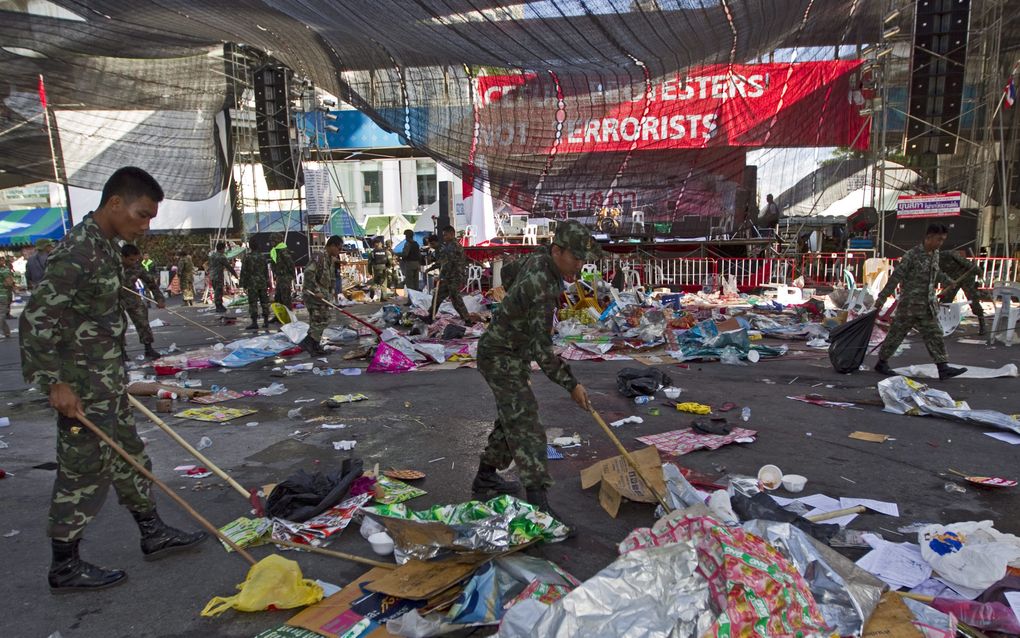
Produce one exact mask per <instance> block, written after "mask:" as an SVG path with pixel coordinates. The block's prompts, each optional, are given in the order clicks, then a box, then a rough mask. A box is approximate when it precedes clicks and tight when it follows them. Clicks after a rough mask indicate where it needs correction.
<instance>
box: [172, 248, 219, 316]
mask: <svg viewBox="0 0 1020 638" xmlns="http://www.w3.org/2000/svg"><path fill="white" fill-rule="evenodd" d="M177 277H178V278H179V279H180V284H181V300H182V301H183V302H184V305H185V306H193V305H194V304H195V262H194V261H192V259H191V255H189V254H188V253H187V252H182V253H181V258H180V260H179V261H178V262H177ZM221 296H222V295H221Z"/></svg>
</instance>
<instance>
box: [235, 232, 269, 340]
mask: <svg viewBox="0 0 1020 638" xmlns="http://www.w3.org/2000/svg"><path fill="white" fill-rule="evenodd" d="M238 280H239V281H238V283H239V284H240V285H241V287H242V288H244V292H245V294H246V295H247V296H248V315H249V316H250V317H251V323H250V324H248V326H247V328H246V329H247V330H258V328H259V315H258V310H259V305H260V304H261V305H262V321H263V323H264V324H265V327H266V328H268V327H269V264H268V263H266V256H265V255H264V254H262V253H260V252H259V251H258V248H257V247H256V246H255V241H254V240H252V241H250V242H248V252H247V254H245V256H244V260H243V261H242V262H241V276H240V277H238Z"/></svg>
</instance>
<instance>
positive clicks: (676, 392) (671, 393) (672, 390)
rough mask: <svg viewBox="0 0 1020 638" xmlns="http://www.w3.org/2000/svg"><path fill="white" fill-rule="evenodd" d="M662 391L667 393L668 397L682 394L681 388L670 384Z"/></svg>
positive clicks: (673, 397) (672, 397)
mask: <svg viewBox="0 0 1020 638" xmlns="http://www.w3.org/2000/svg"><path fill="white" fill-rule="evenodd" d="M662 393H663V394H665V395H666V398H667V399H676V398H677V397H679V396H680V388H674V387H672V386H670V387H668V388H663V389H662Z"/></svg>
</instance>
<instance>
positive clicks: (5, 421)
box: [0, 416, 11, 428]
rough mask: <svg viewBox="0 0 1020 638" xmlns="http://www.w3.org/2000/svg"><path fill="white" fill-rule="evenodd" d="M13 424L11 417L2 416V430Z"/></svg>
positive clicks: (0, 418) (0, 423)
mask: <svg viewBox="0 0 1020 638" xmlns="http://www.w3.org/2000/svg"><path fill="white" fill-rule="evenodd" d="M10 424H11V419H10V417H6V416H0V428H5V427H7V426H9V425H10Z"/></svg>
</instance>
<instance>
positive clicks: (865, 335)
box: [829, 310, 878, 374]
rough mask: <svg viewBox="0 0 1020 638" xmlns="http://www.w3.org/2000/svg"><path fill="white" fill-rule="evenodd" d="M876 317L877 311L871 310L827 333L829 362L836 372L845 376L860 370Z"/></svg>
mask: <svg viewBox="0 0 1020 638" xmlns="http://www.w3.org/2000/svg"><path fill="white" fill-rule="evenodd" d="M877 317H878V311H876V310H872V311H871V312H869V313H867V314H863V315H861V316H860V317H858V318H856V319H854V320H853V321H848V322H846V323H845V324H843V325H842V326H839V327H837V328H836V329H834V330H833V331H832V332H830V333H829V361H831V362H832V367H833V368H834V369H835V370H836V372H839V373H841V374H847V373H849V372H856V371H857V370H859V369H860V367H861V364H862V363H864V355H865V354H867V352H868V343H869V342H870V341H871V331H872V330H874V329H875V319H876V318H877Z"/></svg>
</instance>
